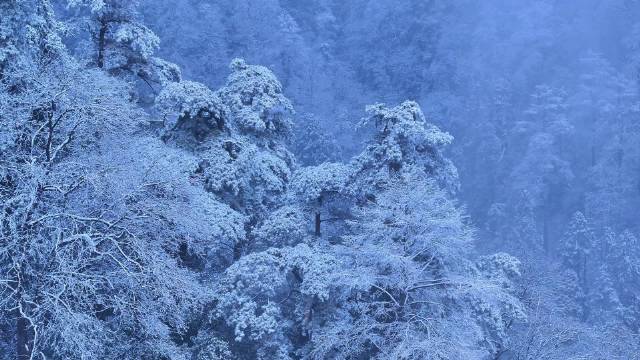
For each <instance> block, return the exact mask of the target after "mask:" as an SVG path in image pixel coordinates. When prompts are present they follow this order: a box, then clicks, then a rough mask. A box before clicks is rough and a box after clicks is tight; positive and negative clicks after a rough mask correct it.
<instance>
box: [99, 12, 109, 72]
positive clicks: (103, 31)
mask: <svg viewBox="0 0 640 360" xmlns="http://www.w3.org/2000/svg"><path fill="white" fill-rule="evenodd" d="M107 25H108V23H107V21H106V20H104V19H100V31H99V33H98V59H97V61H96V65H97V66H98V67H99V68H101V69H102V68H103V67H104V51H105V47H106V35H107Z"/></svg>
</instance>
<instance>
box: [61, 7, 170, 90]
mask: <svg viewBox="0 0 640 360" xmlns="http://www.w3.org/2000/svg"><path fill="white" fill-rule="evenodd" d="M67 3H68V6H69V7H71V8H72V9H74V8H76V9H79V18H80V20H79V21H77V22H76V23H78V27H79V28H80V29H81V30H84V28H88V29H89V31H88V32H89V34H88V37H89V39H88V40H89V44H90V49H91V51H92V52H93V54H92V56H90V59H89V61H90V63H91V64H93V65H94V66H96V67H98V68H100V69H104V70H105V71H107V72H109V73H110V74H112V75H116V76H121V77H124V78H129V79H133V80H141V81H142V82H143V83H144V84H145V87H146V89H145V90H146V91H147V92H149V91H151V93H157V92H158V91H159V89H160V88H162V87H164V86H166V85H167V84H169V83H171V82H175V81H179V80H180V78H181V72H180V69H179V68H178V66H177V65H175V64H172V63H170V62H168V61H166V60H163V59H161V58H159V57H156V56H154V53H155V52H156V50H157V49H158V47H159V45H160V39H159V38H158V36H157V35H156V34H155V33H154V32H153V31H152V30H151V29H149V28H148V27H147V26H145V25H144V24H143V23H142V21H141V19H140V14H139V11H138V8H139V5H140V4H139V1H138V0H133V1H130V0H67ZM140 93H141V94H143V93H144V92H142V91H140Z"/></svg>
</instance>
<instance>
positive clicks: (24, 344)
mask: <svg viewBox="0 0 640 360" xmlns="http://www.w3.org/2000/svg"><path fill="white" fill-rule="evenodd" d="M28 327H29V322H28V321H27V319H25V318H24V317H23V316H21V315H20V314H18V316H17V320H16V354H17V359H18V360H28V359H29V358H30V357H31V349H30V340H29V330H28Z"/></svg>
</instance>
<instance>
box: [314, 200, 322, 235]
mask: <svg viewBox="0 0 640 360" xmlns="http://www.w3.org/2000/svg"><path fill="white" fill-rule="evenodd" d="M321 208H322V196H320V197H319V198H318V210H316V215H315V235H316V236H320V223H321V222H322V219H321V218H320V209H321Z"/></svg>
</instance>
